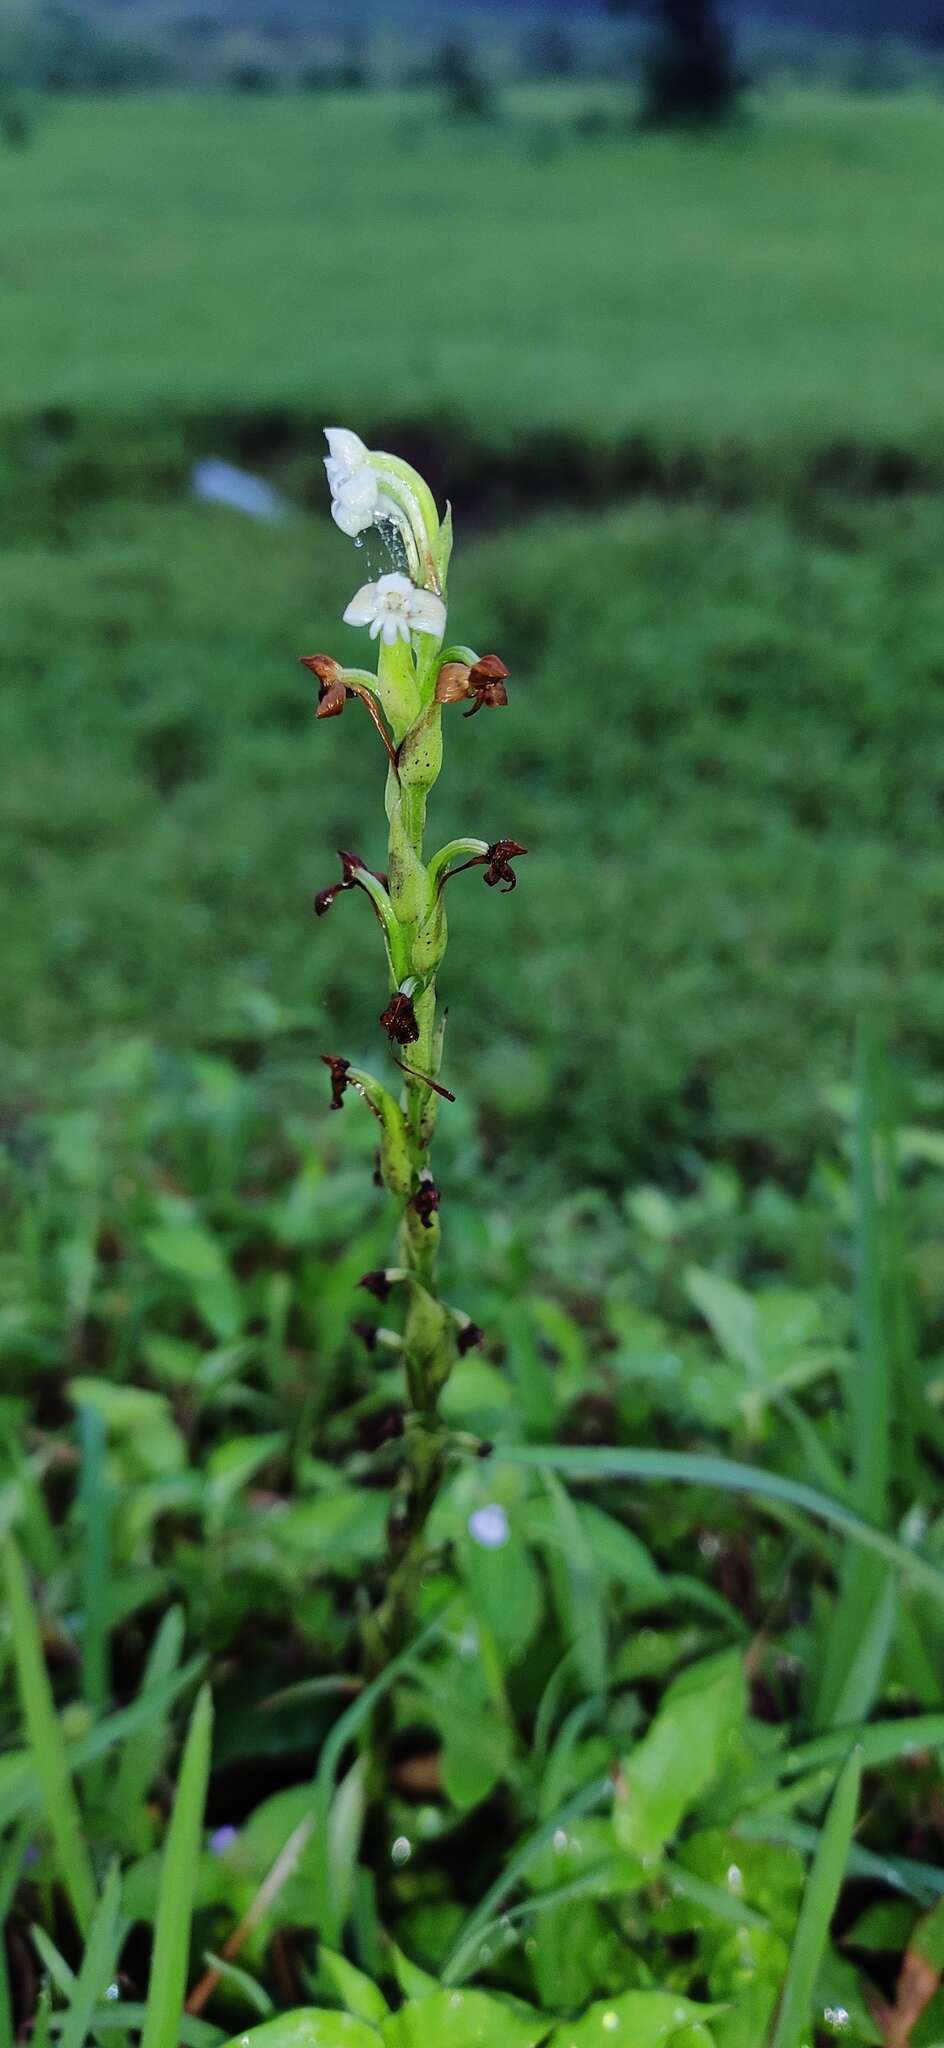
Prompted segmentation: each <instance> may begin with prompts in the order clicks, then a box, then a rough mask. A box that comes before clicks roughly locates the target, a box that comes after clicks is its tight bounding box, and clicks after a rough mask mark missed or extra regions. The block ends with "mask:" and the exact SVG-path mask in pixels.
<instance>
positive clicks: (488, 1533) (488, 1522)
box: [469, 1501, 511, 1550]
mask: <svg viewBox="0 0 944 2048" xmlns="http://www.w3.org/2000/svg"><path fill="white" fill-rule="evenodd" d="M510 1534H511V1531H510V1529H509V1527H508V1516H507V1515H506V1513H505V1510H504V1508H502V1507H499V1505H498V1502H497V1501H490V1502H489V1504H488V1506H487V1507H484V1508H476V1509H475V1512H474V1514H471V1515H470V1516H469V1535H470V1536H471V1538H472V1541H473V1543H480V1544H481V1546H482V1549H483V1550H501V1549H503V1547H504V1545H505V1544H506V1543H507V1541H508V1538H509V1536H510Z"/></svg>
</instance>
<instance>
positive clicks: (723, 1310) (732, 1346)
mask: <svg viewBox="0 0 944 2048" xmlns="http://www.w3.org/2000/svg"><path fill="white" fill-rule="evenodd" d="M685 1286H686V1290H687V1292H688V1294H689V1295H690V1297H691V1299H692V1301H693V1302H694V1303H695V1307H696V1308H697V1309H699V1310H700V1312H701V1314H702V1315H703V1316H704V1318H705V1321H706V1323H707V1324H708V1326H709V1328H710V1329H711V1330H712V1331H713V1332H714V1335H715V1337H716V1338H717V1340H718V1343H719V1344H720V1346H721V1349H722V1351H723V1352H724V1354H725V1356H726V1357H727V1358H730V1359H731V1360H732V1361H733V1363H734V1364H735V1365H740V1366H742V1367H743V1368H744V1371H745V1372H746V1373H747V1376H748V1378H749V1379H752V1380H761V1379H762V1378H763V1376H764V1360H763V1355H762V1352H761V1347H760V1338H759V1334H758V1314H757V1304H756V1302H755V1301H754V1300H753V1298H752V1296H751V1295H749V1294H745V1292H744V1289H743V1288H742V1287H736V1286H735V1285H734V1282H733V1281H732V1280H725V1279H724V1278H723V1277H722V1275H721V1274H720V1273H709V1272H706V1271H705V1270H704V1268H703V1267H701V1266H690V1267H689V1269H688V1272H687V1273H686V1275H685Z"/></svg>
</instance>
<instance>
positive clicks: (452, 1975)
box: [440, 1778, 613, 1984]
mask: <svg viewBox="0 0 944 2048" xmlns="http://www.w3.org/2000/svg"><path fill="white" fill-rule="evenodd" d="M612 1790H613V1787H612V1784H611V1782H610V1779H609V1778H594V1779H593V1780H592V1782H591V1783H590V1784H589V1785H584V1786H582V1788H581V1790H580V1791H579V1792H575V1793H574V1796H573V1798H572V1799H568V1801H567V1803H566V1805H565V1806H561V1807H558V1810H557V1812H556V1813H552V1814H550V1815H549V1816H548V1818H547V1820H544V1821H542V1822H541V1825H540V1827H537V1828H534V1829H533V1830H532V1832H531V1834H530V1835H526V1836H525V1839H524V1841H523V1842H522V1843H520V1845H519V1847H518V1848H517V1849H516V1850H515V1853H514V1855H513V1856H510V1857H509V1859H508V1862H507V1863H506V1864H505V1867H504V1870H503V1871H502V1872H501V1874H500V1876H499V1877H497V1878H496V1879H495V1882H494V1884H491V1885H490V1886H489V1888H488V1891H487V1892H486V1893H485V1895H484V1897H483V1898H481V1899H480V1900H479V1903H478V1905H477V1906H476V1908H475V1911H474V1912H473V1913H470V1915H469V1918H468V1920H467V1921H466V1923H465V1926H464V1927H463V1928H462V1929H461V1930H460V1932H459V1934H458V1936H457V1938H456V1940H455V1941H454V1942H453V1945H452V1948H451V1949H450V1951H449V1954H448V1955H447V1957H446V1960H445V1963H444V1965H443V1968H442V1971H441V1973H440V1974H441V1977H442V1981H443V1983H444V1984H460V1983H462V1981H463V1979H464V1977H466V1976H467V1975H468V1974H469V1971H470V1969H472V1968H473V1967H474V1965H475V1960H476V1956H477V1952H478V1949H479V1947H480V1945H481V1941H482V1933H483V1930H484V1928H485V1927H487V1926H488V1923H489V1921H490V1920H493V1919H494V1918H495V1916H496V1914H497V1913H498V1909H499V1907H500V1906H501V1904H502V1902H503V1900H504V1899H506V1898H507V1897H508V1894H509V1892H512V1891H514V1889H515V1887H516V1885H518V1884H520V1882H521V1879H522V1877H523V1876H524V1874H525V1871H526V1870H529V1869H530V1867H531V1864H532V1863H533V1862H534V1860H535V1858H536V1857H538V1856H540V1854H541V1852H542V1850H543V1849H546V1848H547V1845H548V1842H551V1841H553V1839H554V1836H555V1835H556V1833H557V1831H558V1829H559V1828H560V1829H563V1830H564V1831H565V1832H566V1830H567V1828H568V1827H570V1825H571V1823H572V1822H573V1821H576V1820H581V1819H582V1818H583V1815H584V1814H585V1813H589V1812H590V1811H591V1809H592V1808H593V1807H594V1806H599V1805H601V1804H602V1802H603V1800H604V1799H605V1798H607V1796H608V1795H609V1794H612Z"/></svg>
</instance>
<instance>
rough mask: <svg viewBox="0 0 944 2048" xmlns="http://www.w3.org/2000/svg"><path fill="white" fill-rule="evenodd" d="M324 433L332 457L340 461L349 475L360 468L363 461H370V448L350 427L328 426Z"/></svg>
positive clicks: (333, 460)
mask: <svg viewBox="0 0 944 2048" xmlns="http://www.w3.org/2000/svg"><path fill="white" fill-rule="evenodd" d="M324 435H325V440H326V441H327V443H328V454H329V456H330V459H331V460H332V462H339V463H340V464H341V466H342V468H343V469H344V470H345V471H346V473H347V475H348V476H350V473H351V471H352V470H353V469H359V468H360V465H361V463H362V462H369V461H370V449H369V448H366V447H365V446H364V443H363V441H362V440H361V437H360V435H359V434H355V433H353V432H352V430H351V428H350V427H326V428H325V430H324Z"/></svg>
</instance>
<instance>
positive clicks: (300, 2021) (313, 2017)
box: [225, 2006, 381, 2048]
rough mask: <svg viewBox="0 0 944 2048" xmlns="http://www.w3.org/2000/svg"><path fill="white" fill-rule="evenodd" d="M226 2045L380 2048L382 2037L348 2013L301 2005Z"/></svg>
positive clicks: (247, 2047)
mask: <svg viewBox="0 0 944 2048" xmlns="http://www.w3.org/2000/svg"><path fill="white" fill-rule="evenodd" d="M225 2048H381V2037H380V2035H379V2034H378V2033H377V2030H376V2028H375V2027H371V2026H368V2024H367V2022H366V2021H365V2020H358V2019H354V2018H353V2016H352V2014H351V2013H348V2012H321V2011H319V2010H318V2008H317V2007H315V2006H303V2007H300V2008H299V2010H298V2011H297V2012H286V2013H282V2014H281V2015H280V2017H279V2018H278V2019H277V2020H264V2021H263V2024H262V2026H261V2027H250V2029H249V2032H248V2033H242V2034H234V2035H233V2037H232V2039H231V2040H230V2041H227V2042H226V2043H225Z"/></svg>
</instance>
